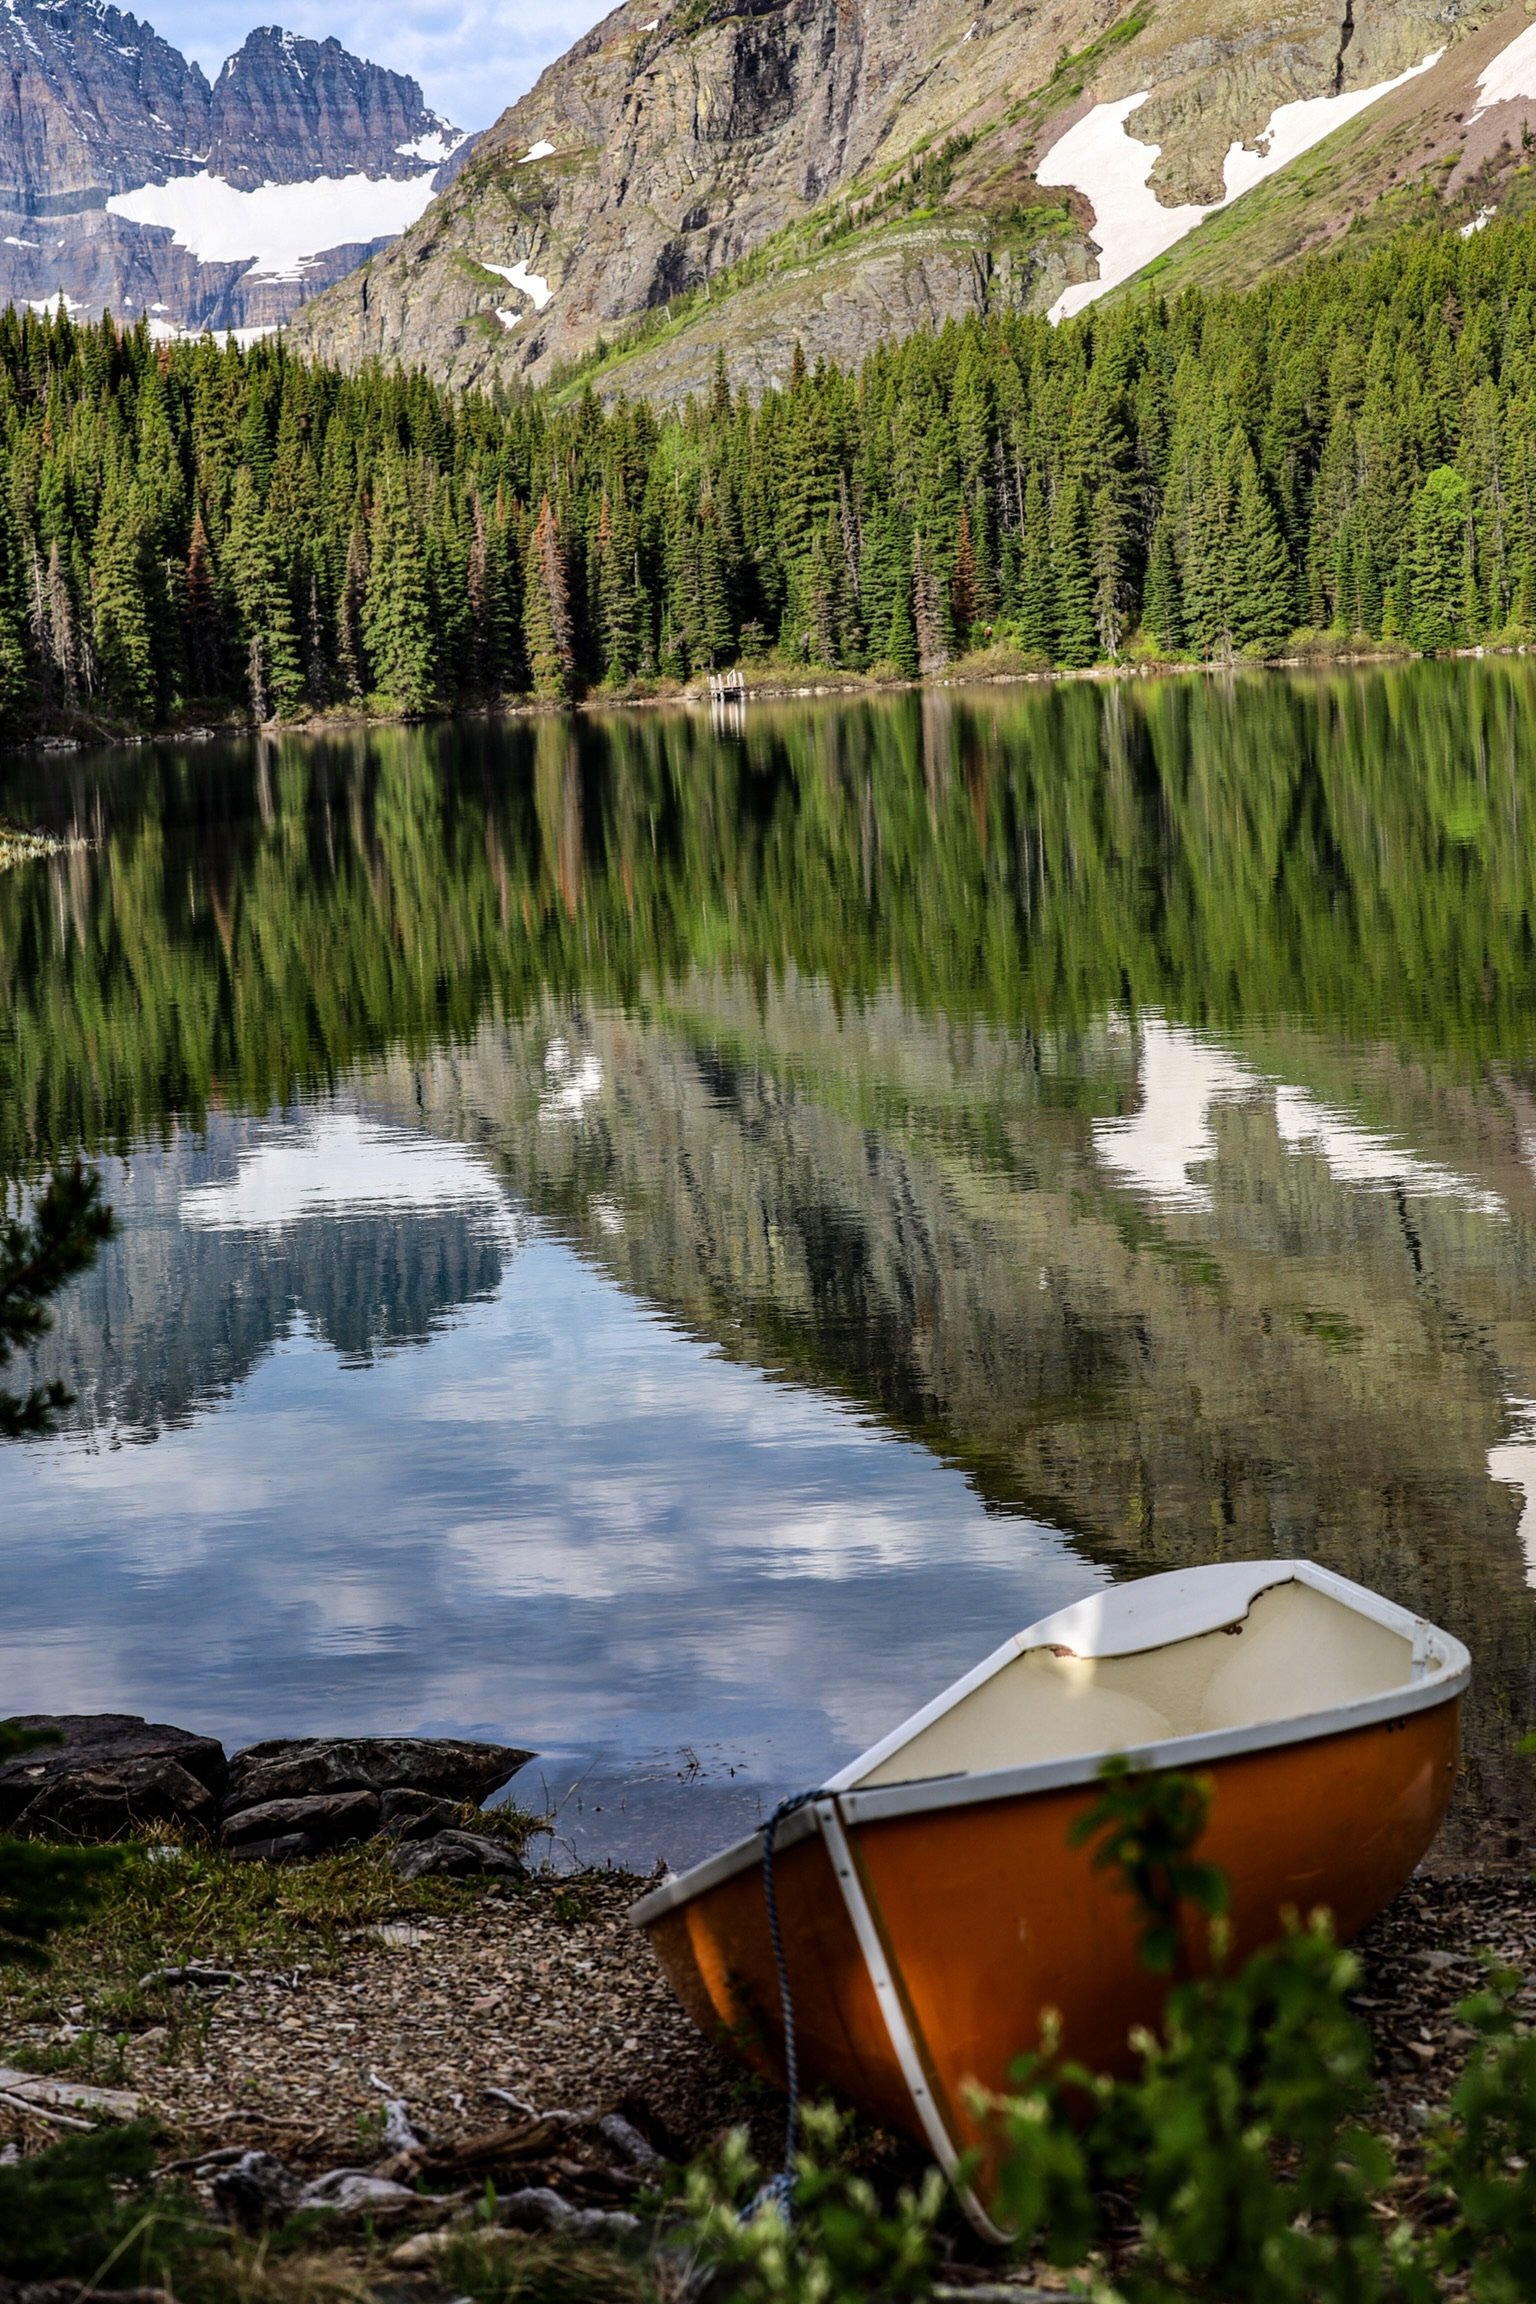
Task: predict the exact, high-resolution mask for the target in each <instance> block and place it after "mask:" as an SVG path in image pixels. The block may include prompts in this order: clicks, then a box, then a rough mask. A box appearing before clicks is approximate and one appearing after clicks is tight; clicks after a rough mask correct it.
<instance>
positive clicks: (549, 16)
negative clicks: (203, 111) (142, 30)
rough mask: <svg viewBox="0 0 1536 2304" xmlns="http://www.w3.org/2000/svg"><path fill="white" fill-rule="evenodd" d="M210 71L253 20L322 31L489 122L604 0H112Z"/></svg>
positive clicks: (447, 107)
mask: <svg viewBox="0 0 1536 2304" xmlns="http://www.w3.org/2000/svg"><path fill="white" fill-rule="evenodd" d="M121 4H122V5H124V6H129V5H132V6H133V13H134V14H135V15H137V16H139V17H140V18H141V19H147V20H148V22H149V23H151V24H153V26H154V27H155V30H156V31H157V32H159V33H161V34H162V35H163V36H164V38H165V39H167V40H169V41H171V42H173V43H174V45H175V46H176V47H178V48H179V49H181V51H182V53H183V54H184V55H187V56H191V57H194V58H195V59H196V61H197V62H198V63H199V64H201V65H202V67H203V70H204V71H205V72H206V73H207V75H208V77H209V79H210V80H211V79H213V77H214V75H215V74H216V73H217V72H218V70H219V67H220V65H221V64H222V63H223V62H224V59H225V57H226V56H228V55H230V54H232V53H233V51H234V50H235V49H236V48H238V47H239V46H240V44H241V42H242V41H243V40H244V38H245V36H246V34H247V33H248V32H249V31H251V30H252V29H253V27H254V26H256V25H258V24H261V23H271V22H273V21H276V22H278V23H281V24H282V25H283V27H284V29H285V30H287V31H290V32H303V33H306V34H307V35H308V36H309V37H310V38H312V39H318V40H324V39H326V38H328V37H329V36H330V35H331V34H333V33H334V34H335V36H336V38H337V39H338V40H339V41H341V43H342V45H343V46H344V47H346V48H350V49H351V50H352V51H353V52H354V54H356V55H358V56H366V57H368V58H370V59H371V61H372V62H374V63H375V64H387V65H389V66H390V67H391V68H392V69H393V70H394V71H396V72H409V73H410V74H411V75H412V76H413V78H415V79H417V80H419V81H420V82H421V85H422V88H423V90H424V92H425V95H426V99H427V102H428V103H429V104H431V105H433V106H434V107H435V108H436V109H437V110H438V111H439V112H443V113H446V114H447V116H448V118H449V119H450V120H453V121H455V122H456V123H457V124H458V126H459V127H461V128H488V127H489V126H490V124H491V122H492V121H493V120H494V119H495V118H496V117H497V115H498V113H500V112H503V111H505V109H506V107H507V106H508V105H509V104H511V103H513V102H514V101H515V100H516V98H517V97H519V96H521V95H522V94H523V93H524V91H525V90H527V89H529V88H531V87H532V86H533V83H534V81H535V80H536V79H537V78H538V76H539V74H540V73H541V72H542V71H543V69H544V67H545V65H546V64H549V63H552V62H553V60H554V58H555V57H556V56H559V55H561V54H562V53H563V51H564V50H565V49H567V48H568V47H569V46H570V44H571V42H572V41H573V40H574V39H576V38H577V37H578V36H579V35H580V34H581V33H583V32H585V31H587V30H588V29H589V28H590V27H591V26H592V25H593V24H595V23H596V22H597V21H598V19H599V18H600V17H601V16H605V15H606V14H607V13H608V7H607V5H605V0H517V5H516V6H514V7H507V6H504V5H500V4H499V0H278V4H277V7H276V8H274V7H273V0H266V5H265V7H263V0H136V5H135V4H134V0H121Z"/></svg>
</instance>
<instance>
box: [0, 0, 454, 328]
mask: <svg viewBox="0 0 1536 2304" xmlns="http://www.w3.org/2000/svg"><path fill="white" fill-rule="evenodd" d="M463 142H464V139H463V138H462V137H461V136H460V134H459V132H458V131H457V130H456V129H454V128H452V127H451V126H450V125H449V124H448V122H447V121H445V120H443V119H441V118H440V117H439V116H438V114H437V113H435V112H432V111H429V110H428V108H427V107H426V105H425V104H424V103H423V101H422V95H421V90H420V88H419V87H418V86H417V85H416V82H415V81H414V80H409V79H406V78H404V77H403V76H402V75H401V74H400V73H398V72H388V71H385V70H384V69H383V67H382V66H380V65H377V64H368V63H364V62H362V61H361V60H360V59H359V58H358V57H356V56H352V55H349V54H348V52H347V51H346V49H344V48H343V47H342V46H341V45H340V43H339V42H338V41H336V40H325V41H316V40H303V39H300V38H298V37H297V36H296V35H295V34H293V33H291V32H284V31H282V30H280V29H278V28H277V27H276V26H267V27H265V28H264V29H262V30H260V31H256V32H253V33H252V34H251V35H250V37H249V38H248V39H247V41H246V42H245V45H244V47H243V48H241V50H240V51H239V53H238V55H235V56H232V57H230V59H229V61H228V63H226V65H225V66H224V69H223V71H222V72H221V73H220V74H219V77H218V79H217V80H216V81H215V83H214V85H213V86H212V87H211V88H210V87H209V85H208V82H207V80H206V79H205V78H204V76H203V73H202V71H201V70H200V68H199V67H198V66H197V65H196V64H192V63H189V62H188V61H187V59H186V58H185V57H184V56H182V55H181V54H180V53H179V51H178V50H177V49H175V48H173V47H172V46H171V45H170V44H169V43H168V42H167V41H165V40H162V39H161V37H160V35H159V34H158V33H157V32H155V31H154V30H153V29H152V28H151V27H150V26H149V25H148V24H145V23H141V22H140V21H139V19H138V18H137V17H135V16H131V15H126V14H124V13H122V12H121V11H120V10H118V9H116V8H114V7H110V6H108V5H107V4H106V0H3V4H0V300H9V301H12V302H16V303H32V304H35V305H38V306H42V305H44V304H57V303H58V302H59V300H60V299H61V298H62V299H63V302H64V307H65V309H66V310H68V311H71V312H76V311H80V312H85V313H89V314H91V315H93V316H94V315H95V314H96V313H98V312H100V311H101V310H103V309H104V308H110V309H111V310H113V311H114V312H116V313H118V314H119V315H120V316H121V317H122V318H124V319H129V320H131V319H134V318H136V317H137V316H138V315H139V314H140V313H142V312H148V313H149V314H150V317H151V322H152V325H154V326H155V327H156V328H157V330H159V331H160V332H162V333H165V334H174V333H176V332H178V331H180V330H183V329H193V330H196V329H201V328H203V327H214V328H261V327H270V326H273V325H275V324H276V323H277V322H278V321H280V320H282V319H284V318H286V317H287V315H288V314H289V313H290V312H292V311H293V310H294V309H295V308H296V307H297V305H298V304H299V302H300V301H301V299H302V298H303V296H304V295H305V294H306V293H307V292H308V291H310V290H312V289H313V288H314V287H316V286H323V285H324V284H325V283H326V282H328V281H331V280H335V279H337V278H339V277H340V276H341V275H342V274H343V273H345V272H346V271H348V270H349V269H350V268H351V267H353V266H354V265H355V264H356V263H357V262H358V261H359V259H360V258H361V257H363V256H364V255H366V254H367V253H368V252H369V250H370V249H373V248H375V247H377V246H378V245H379V244H380V243H382V242H384V241H386V240H388V239H389V238H390V237H391V236H393V235H394V234H395V233H398V232H399V231H401V230H402V229H403V228H404V227H405V226H406V225H407V224H409V223H410V222H412V221H413V220H414V219H415V218H416V217H417V216H419V215H420V213H421V211H422V209H423V207H424V206H425V205H426V203H427V202H428V200H429V199H430V198H431V196H432V193H433V191H434V189H435V188H436V187H437V186H438V185H440V184H441V183H443V182H444V181H446V179H447V177H448V175H449V174H450V173H451V165H445V164H451V162H452V159H453V156H454V155H455V154H456V153H457V152H458V151H459V149H460V147H461V146H462V144H463Z"/></svg>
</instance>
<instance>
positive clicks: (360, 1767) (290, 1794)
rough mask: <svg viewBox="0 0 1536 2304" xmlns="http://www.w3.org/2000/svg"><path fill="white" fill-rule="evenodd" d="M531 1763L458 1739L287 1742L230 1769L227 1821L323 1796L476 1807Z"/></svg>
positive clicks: (499, 1747) (240, 1759)
mask: <svg viewBox="0 0 1536 2304" xmlns="http://www.w3.org/2000/svg"><path fill="white" fill-rule="evenodd" d="M533 1757H534V1755H533V1753H531V1752H520V1751H518V1750H516V1749H515V1748H514V1747H513V1746H511V1745H508V1744H478V1743H473V1742H471V1741H469V1740H468V1739H467V1738H462V1737H455V1736H284V1737H277V1738H274V1739H272V1740H271V1741H270V1742H268V1743H264V1744H252V1745H250V1746H248V1747H247V1749H246V1750H245V1751H244V1752H237V1753H236V1754H235V1756H234V1758H233V1759H232V1760H231V1762H230V1764H229V1789H228V1794H227V1797H226V1799H225V1802H224V1815H225V1817H226V1818H229V1817H232V1816H233V1815H234V1814H235V1813H236V1812H237V1811H239V1810H242V1809H246V1808H254V1807H255V1806H257V1805H258V1803H260V1802H263V1801H268V1800H302V1799H307V1798H309V1797H311V1796H312V1795H314V1794H316V1793H323V1792H387V1791H393V1790H397V1789H404V1790H409V1791H412V1792H427V1793H430V1794H432V1795H433V1797H434V1798H437V1799H440V1800H473V1801H474V1802H475V1803H476V1805H477V1806H478V1805H479V1803H480V1802H481V1801H483V1800H486V1799H488V1798H489V1796H490V1794H491V1793H492V1792H495V1791H498V1790H499V1789H500V1788H501V1786H502V1785H503V1784H505V1783H506V1782H507V1780H508V1778H509V1777H512V1776H515V1775H516V1774H517V1771H518V1770H519V1768H521V1767H523V1766H524V1764H525V1763H526V1762H527V1761H529V1760H531V1759H532V1758H533Z"/></svg>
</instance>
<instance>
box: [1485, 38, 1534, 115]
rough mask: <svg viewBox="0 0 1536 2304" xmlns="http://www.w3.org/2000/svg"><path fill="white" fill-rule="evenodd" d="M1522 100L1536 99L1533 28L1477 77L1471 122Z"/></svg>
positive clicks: (1503, 51) (1510, 45)
mask: <svg viewBox="0 0 1536 2304" xmlns="http://www.w3.org/2000/svg"><path fill="white" fill-rule="evenodd" d="M1522 96H1536V24H1532V25H1531V26H1530V28H1529V29H1528V30H1527V31H1524V32H1522V33H1521V34H1520V35H1519V37H1518V38H1517V39H1514V40H1511V42H1510V44H1509V46H1508V47H1507V48H1503V49H1501V50H1500V51H1499V53H1498V55H1497V56H1495V58H1494V60H1493V62H1492V63H1491V64H1490V65H1488V66H1487V67H1486V68H1485V69H1484V71H1483V72H1482V73H1481V74H1480V75H1479V78H1478V83H1477V110H1476V111H1475V112H1474V113H1473V115H1472V117H1473V119H1474V120H1479V119H1481V118H1482V115H1483V114H1484V113H1485V112H1490V111H1492V109H1493V107H1494V105H1495V104H1514V103H1517V102H1518V101H1519V99H1520V98H1521V97H1522Z"/></svg>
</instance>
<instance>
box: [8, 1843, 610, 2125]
mask: <svg viewBox="0 0 1536 2304" xmlns="http://www.w3.org/2000/svg"><path fill="white" fill-rule="evenodd" d="M460 1822H461V1823H462V1824H463V1825H464V1826H465V1827H466V1828H468V1829H472V1830H474V1831H477V1832H479V1833H481V1834H482V1835H483V1836H484V1837H486V1838H488V1839H496V1840H499V1841H501V1842H503V1843H504V1844H506V1845H508V1846H510V1847H511V1848H512V1849H513V1850H514V1851H518V1850H521V1849H522V1848H523V1847H524V1846H525V1845H526V1844H527V1841H528V1839H529V1837H530V1835H531V1834H532V1833H533V1832H534V1831H535V1830H536V1829H537V1820H536V1819H535V1818H533V1817H530V1816H527V1815H525V1814H524V1813H523V1812H522V1811H521V1810H519V1809H515V1808H510V1807H503V1808H498V1809H491V1810H480V1809H474V1808H466V1809H464V1810H463V1811H462V1812H461V1815H460ZM389 1845H390V1844H389V1843H387V1842H382V1841H370V1842H367V1843H365V1844H364V1845H363V1846H362V1847H359V1848H349V1849H344V1850H343V1851H342V1852H341V1853H340V1854H338V1855H334V1856H319V1857H316V1858H314V1859H313V1860H312V1861H310V1862H309V1863H305V1864H263V1863H236V1862H234V1861H233V1860H232V1859H231V1858H230V1857H228V1856H226V1855H224V1854H223V1853H222V1852H220V1851H219V1850H216V1849H210V1848H197V1847H191V1846H189V1847H184V1848H181V1849H179V1850H177V1852H176V1853H175V1854H174V1855H173V1856H169V1857H150V1856H149V1855H148V1854H147V1853H146V1855H145V1857H144V1858H143V1859H142V1860H141V1861H138V1862H135V1863H132V1864H130V1865H128V1866H127V1867H126V1868H125V1870H124V1872H123V1874H122V1876H121V1878H120V1879H119V1880H118V1881H117V1882H116V1883H115V1885H114V1886H113V1888H112V1889H111V1891H110V1894H109V1896H108V1899H107V1901H106V1903H105V1904H104V1905H103V1906H102V1907H101V1909H100V1910H99V1911H98V1912H97V1913H95V1914H94V1915H93V1917H92V1918H91V1919H89V1920H87V1921H85V1922H83V1923H82V1924H81V1925H80V1926H78V1927H75V1928H70V1929H66V1930H64V1931H63V1932H62V1933H61V1934H60V1935H59V1936H57V1937H56V1938H55V1939H54V1942H53V1944H52V1946H51V1958H52V1965H51V1966H50V1967H49V1968H48V1969H47V1970H46V1971H44V1972H43V1973H42V1974H40V1975H31V1974H27V1975H22V1974H20V1973H9V1972H3V1971H0V2041H3V2039H4V2033H5V2031H6V2030H7V2029H10V2028H12V2027H17V2026H22V2025H27V2024H35V2023H38V2022H42V2021H46V2020H49V2019H55V2020H56V2019H57V2018H59V2017H60V2016H61V2015H63V2014H64V2013H65V2012H66V2011H68V2010H69V2009H71V2008H74V2009H79V2010H82V2011H83V2014H81V2015H79V2016H77V2017H76V2018H75V2021H76V2022H78V2023H79V2024H80V2025H81V2026H82V2032H81V2035H80V2037H79V2038H77V2040H75V2041H73V2042H70V2043H67V2044H61V2046H60V2047H59V2048H58V2049H53V2048H50V2049H48V2050H45V2051H43V2052H42V2055H43V2059H44V2061H43V2063H42V2066H41V2068H43V2069H48V2070H68V2071H70V2072H71V2073H73V2074H74V2075H75V2076H76V2077H79V2078H87V2077H89V2078H91V2079H102V2080H105V2079H108V2078H109V2075H110V2071H111V2067H112V2064H113V2060H114V2057H116V2056H120V2053H121V2049H120V2045H119V2042H120V2038H121V2036H122V2035H124V2034H128V2033H132V2032H138V2031H142V2030H144V2029H146V2028H147V2027H148V2026H150V2025H164V2026H165V2027H166V2029H167V2032H168V2035H169V2039H168V2045H167V2053H168V2054H174V2053H176V2052H177V2049H178V2044H179V2043H181V2042H183V2041H184V2040H185V2038H186V2037H187V2036H189V2035H195V2033H196V2031H197V2029H198V2027H199V2025H200V2024H201V2023H203V2022H204V2021H206V2014H207V2009H208V2006H209V1998H208V1996H207V1995H205V1994H202V1993H199V1992H196V1991H187V1990H183V1989H181V1988H179V1987H175V1986H172V1987H164V1986H158V1985H149V1986H147V1987H146V1986H145V1985H143V1984H142V1983H141V1981H140V1980H141V1978H143V1977H145V1976H147V1975H150V1974H152V1973H153V1971H155V1970H156V1969H161V1968H178V1967H185V1966H186V1965H188V1964H189V1963H191V1962H193V1961H203V1962H209V1963H212V1964H213V1965H215V1966H221V1967H228V1968H232V1969H235V1970H237V1971H238V1970H242V1969H244V1968H248V1967H262V1966H284V1965H287V1966H291V1965H293V1964H294V1962H295V1961H296V1960H304V1961H307V1962H308V1963H309V1964H310V1965H311V1966H314V1967H318V1968H323V1967H330V1966H332V1965H334V1964H336V1963H337V1962H339V1961H341V1960H342V1959H344V1958H345V1957H346V1952H347V1946H348V1942H349V1940H350V1938H351V1937H352V1936H353V1935H355V1933H356V1932H357V1930H358V1929H360V1928H366V1927H369V1926H371V1925H375V1924H377V1923H378V1922H380V1921H383V1920H389V1919H411V1918H415V1917H418V1916H423V1915H424V1916H433V1915H447V1914H452V1913H456V1912H465V1911H472V1910H473V1909H474V1908H475V1907H476V1906H477V1905H478V1904H479V1903H481V1902H482V1901H483V1899H484V1898H485V1897H486V1896H487V1895H491V1896H499V1897H504V1896H506V1895H509V1894H510V1895H516V1894H518V1893H519V1889H518V1886H517V1884H516V1883H510V1882H506V1881H492V1882H490V1883H489V1884H486V1883H482V1882H478V1881H456V1880H443V1879H425V1880H402V1879H401V1878H400V1876H399V1874H398V1873H396V1872H395V1871H394V1870H392V1868H391V1866H390V1863H389V1853H388V1851H389ZM579 1886H580V1883H579V1882H577V1883H574V1884H572V1893H575V1891H576V1890H577V1889H579ZM528 1892H529V1893H532V1894H543V1893H544V1890H543V1889H542V1888H541V1887H533V1888H530V1890H529V1891H528ZM87 2040H89V2041H90V2042H91V2043H92V2044H91V2045H90V2046H86V2045H84V2044H83V2043H84V2042H85V2041H87ZM0 2057H7V2058H11V2059H12V2060H14V2061H17V2062H20V2061H22V2060H23V2058H24V2057H25V2058H26V2060H27V2061H29V2062H30V2063H32V2064H33V2066H34V2067H37V2066H38V2058H39V2052H38V2051H37V2050H36V2049H34V2050H33V2051H32V2053H31V2054H30V2056H28V2055H27V2052H26V2051H25V2050H15V2051H13V2050H12V2049H11V2048H10V2047H8V2046H4V2047H0Z"/></svg>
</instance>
